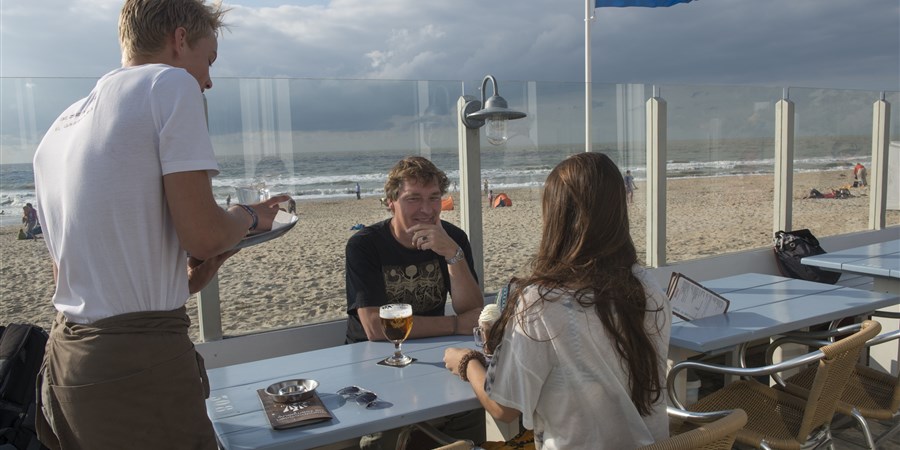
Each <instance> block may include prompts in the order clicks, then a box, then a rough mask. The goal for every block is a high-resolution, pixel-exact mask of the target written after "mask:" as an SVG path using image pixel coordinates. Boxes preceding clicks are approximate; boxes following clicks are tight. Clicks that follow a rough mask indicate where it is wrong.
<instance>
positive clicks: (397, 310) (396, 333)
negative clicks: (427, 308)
mask: <svg viewBox="0 0 900 450" xmlns="http://www.w3.org/2000/svg"><path fill="white" fill-rule="evenodd" d="M378 316H379V317H380V318H381V329H382V330H383V331H384V337H385V338H386V339H387V340H389V341H391V342H393V343H394V355H393V356H390V357H388V358H387V359H385V360H384V363H385V364H387V365H389V366H397V367H403V366H405V365H407V364H409V363H411V362H412V358H410V357H409V356H406V355H404V354H403V353H402V352H401V351H400V345H402V344H403V341H405V340H406V338H407V336H409V332H410V331H412V324H413V313H412V305H410V304H407V303H393V304H390V305H384V306H382V307H381V309H380V310H379V311H378Z"/></svg>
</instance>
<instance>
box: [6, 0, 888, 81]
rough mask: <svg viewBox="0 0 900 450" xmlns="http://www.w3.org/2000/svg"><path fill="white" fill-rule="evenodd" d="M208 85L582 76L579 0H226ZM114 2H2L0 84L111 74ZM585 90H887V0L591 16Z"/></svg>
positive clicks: (781, 2) (712, 1)
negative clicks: (628, 86) (613, 86)
mask: <svg viewBox="0 0 900 450" xmlns="http://www.w3.org/2000/svg"><path fill="white" fill-rule="evenodd" d="M226 4H227V5H228V6H230V7H231V8H232V10H231V12H230V13H229V14H228V16H227V21H228V22H229V24H230V29H229V31H228V32H226V33H225V35H224V36H223V37H222V38H221V40H220V47H219V50H220V51H219V61H217V63H216V64H215V66H214V67H213V76H214V77H216V76H219V77H242V76H246V77H257V76H258V77H299V78H341V79H399V80H480V79H481V78H482V77H483V76H484V75H485V74H487V73H491V74H493V75H495V76H496V77H497V78H498V79H501V80H536V81H583V80H584V26H583V23H584V22H583V19H584V3H583V1H582V0H516V1H513V0H494V1H485V0H452V1H447V0H230V1H227V2H226ZM120 6H121V0H0V76H2V77H99V76H101V75H102V74H104V73H106V72H107V71H109V70H110V69H113V68H115V67H118V65H119V49H118V43H117V40H116V39H117V38H116V21H117V15H118V10H119V7H120ZM595 14H596V18H595V19H594V21H593V25H592V34H591V43H592V44H591V45H592V47H593V49H592V59H593V63H592V70H593V78H594V80H593V81H594V82H598V83H620V82H635V83H659V84H694V85H696V84H715V85H733V84H748V85H758V86H804V87H831V88H847V89H867V90H900V1H898V0H697V1H694V2H692V3H689V4H683V5H677V6H674V7H671V8H656V9H649V8H600V9H597V10H596V13H595Z"/></svg>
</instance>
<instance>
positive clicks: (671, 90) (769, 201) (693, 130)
mask: <svg viewBox="0 0 900 450" xmlns="http://www.w3.org/2000/svg"><path fill="white" fill-rule="evenodd" d="M661 97H662V98H663V99H665V101H666V103H667V113H668V116H667V117H668V153H667V154H668V156H667V164H666V172H667V175H666V260H667V262H678V261H686V260H691V259H697V258H703V257H708V256H715V255H721V254H725V253H731V252H737V251H741V250H748V249H754V248H760V247H765V246H767V245H771V243H772V220H773V219H772V217H773V202H774V196H773V189H774V170H775V164H774V136H775V103H776V102H777V101H778V100H779V99H780V97H781V90H780V89H772V88H751V87H728V86H715V87H714V86H664V87H662V88H661Z"/></svg>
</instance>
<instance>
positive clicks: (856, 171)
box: [853, 163, 869, 187]
mask: <svg viewBox="0 0 900 450" xmlns="http://www.w3.org/2000/svg"><path fill="white" fill-rule="evenodd" d="M853 179H854V180H856V181H857V186H858V187H866V186H867V185H868V184H869V183H868V181H867V180H866V166H864V165H862V164H861V163H856V165H855V166H853Z"/></svg>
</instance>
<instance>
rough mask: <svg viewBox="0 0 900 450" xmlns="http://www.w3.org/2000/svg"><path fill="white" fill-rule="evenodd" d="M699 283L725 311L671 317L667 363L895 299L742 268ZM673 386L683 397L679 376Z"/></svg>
mask: <svg viewBox="0 0 900 450" xmlns="http://www.w3.org/2000/svg"><path fill="white" fill-rule="evenodd" d="M701 284H703V286H705V287H707V288H709V289H711V290H712V291H714V292H716V293H718V294H719V295H721V296H723V297H725V298H726V299H728V300H729V301H730V302H731V303H730V305H729V308H728V312H726V313H725V314H720V315H716V316H711V317H705V318H703V319H695V320H692V321H686V320H683V319H680V318H678V317H673V318H672V334H671V337H670V339H669V364H670V367H671V365H674V364H676V363H678V362H681V361H684V360H685V359H687V358H688V357H689V356H691V355H694V354H698V353H711V352H715V351H718V350H727V349H731V348H734V347H736V346H738V345H740V344H742V343H745V342H750V341H754V340H758V339H766V338H769V337H771V336H775V335H778V334H783V333H787V332H789V331H794V330H799V329H802V328H806V327H809V326H812V325H816V324H820V323H825V322H830V321H832V320H836V319H840V318H843V317H847V316H857V315H863V314H866V313H869V312H872V311H875V310H877V309H881V308H885V307H888V306H892V305H896V304H898V303H900V297H898V296H897V295H896V294H890V293H882V292H871V291H865V290H861V289H853V288H849V287H844V286H837V285H831V284H822V283H814V282H811V281H804V280H797V279H793V278H784V277H779V276H774V275H764V274H758V273H747V274H741V275H735V276H731V277H726V278H719V279H715V280H709V281H705V282H703V283H701ZM676 383H677V384H676V386H675V389H678V390H679V397H680V398H685V397H684V389H685V388H684V377H683V376H682V375H679V380H676Z"/></svg>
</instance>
